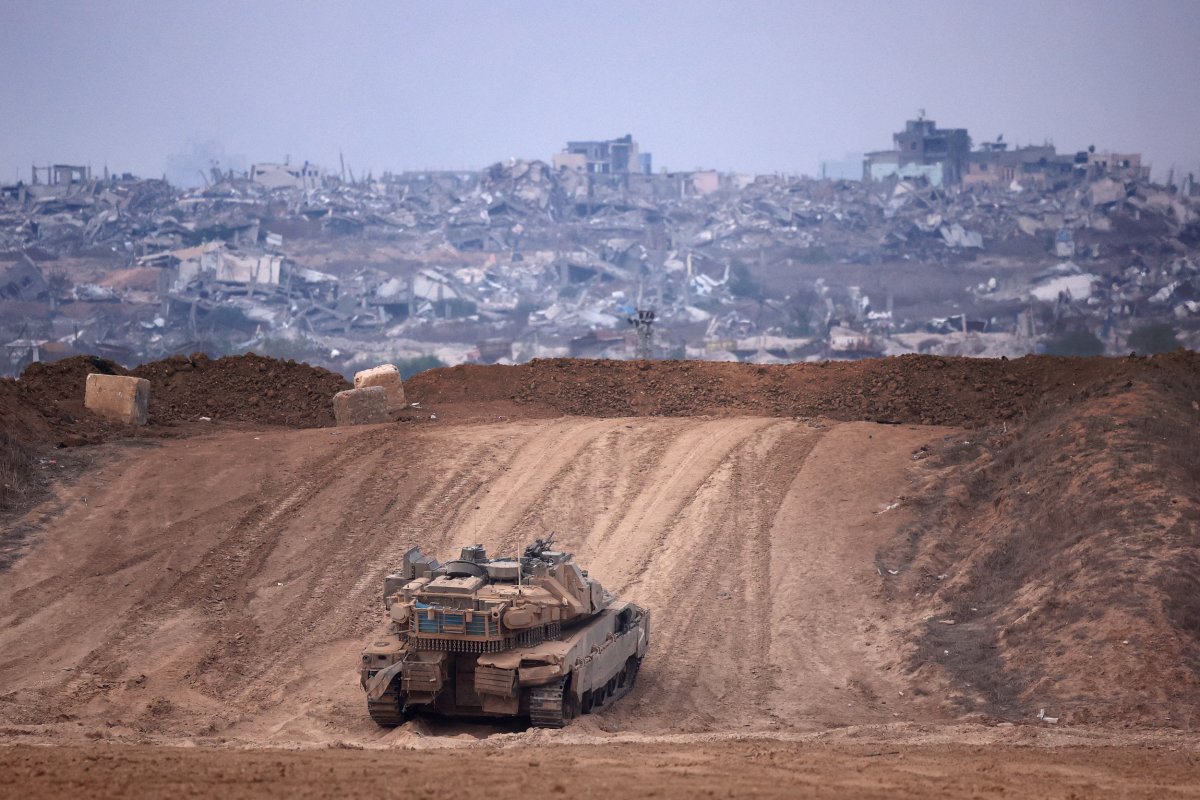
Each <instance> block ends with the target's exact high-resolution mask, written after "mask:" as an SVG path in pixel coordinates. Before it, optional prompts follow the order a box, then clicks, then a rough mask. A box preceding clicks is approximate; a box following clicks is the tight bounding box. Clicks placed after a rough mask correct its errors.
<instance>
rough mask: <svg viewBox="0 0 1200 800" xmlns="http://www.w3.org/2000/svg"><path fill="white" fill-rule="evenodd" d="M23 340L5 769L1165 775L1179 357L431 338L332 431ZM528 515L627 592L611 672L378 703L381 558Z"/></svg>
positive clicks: (264, 384) (1103, 784)
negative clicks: (123, 386)
mask: <svg viewBox="0 0 1200 800" xmlns="http://www.w3.org/2000/svg"><path fill="white" fill-rule="evenodd" d="M31 369H32V370H33V371H32V372H29V371H27V373H26V375H25V376H23V377H22V379H20V380H18V381H4V382H0V415H2V417H0V418H2V419H3V422H4V430H5V438H6V441H7V442H8V451H7V452H9V453H10V454H12V455H11V456H10V457H9V459H8V461H6V462H5V463H6V464H10V465H11V466H9V467H6V469H9V470H10V471H11V473H12V474H13V475H16V474H17V473H18V471H19V470H24V473H23V474H24V475H25V478H24V483H23V484H22V487H23V488H22V489H21V491H14V490H13V489H12V488H11V487H12V486H13V485H15V484H9V479H8V478H6V484H9V492H8V494H7V495H6V498H7V500H6V502H7V503H8V506H9V507H8V510H7V511H5V512H4V513H5V516H4V518H3V530H4V531H5V532H4V533H3V534H0V743H2V744H5V745H10V746H9V747H3V748H0V762H2V763H4V765H5V769H3V770H0V774H3V775H4V776H5V777H3V778H0V787H4V788H5V789H6V790H12V791H19V792H20V793H21V794H30V795H32V796H38V794H39V793H40V794H43V795H53V794H63V793H69V792H71V791H81V790H86V791H89V792H91V793H95V794H100V795H105V794H106V793H107V794H117V793H122V794H125V795H126V796H128V794H131V793H132V794H139V793H140V794H161V793H165V792H167V791H171V792H172V793H180V791H179V789H180V787H181V786H186V787H189V788H190V789H191V790H193V791H200V792H207V793H213V792H217V791H220V792H221V793H223V794H231V795H234V796H238V792H239V791H244V792H245V793H247V794H248V793H251V792H252V791H254V788H253V787H257V789H258V790H259V791H262V790H265V789H266V788H267V786H274V787H276V788H277V789H278V788H283V789H286V790H288V791H293V792H295V793H297V794H300V795H302V796H325V795H331V794H335V793H339V787H341V792H340V793H343V794H344V793H346V792H345V789H346V788H347V787H350V788H351V789H353V788H363V789H364V790H367V791H376V790H383V789H385V788H386V787H387V786H388V785H390V784H389V783H388V782H387V781H386V780H385V778H383V777H381V776H386V775H393V776H394V778H393V780H394V781H396V782H397V783H404V784H405V785H407V786H409V787H410V788H412V790H413V792H414V794H417V795H420V794H421V793H422V792H425V793H429V792H432V791H433V790H434V789H435V788H436V787H437V786H438V783H437V782H436V776H437V775H439V774H442V775H444V774H445V771H446V770H449V769H455V770H459V771H467V770H469V769H475V768H477V769H478V770H480V771H481V772H487V773H488V774H489V775H495V776H497V777H496V780H498V781H499V783H498V784H497V785H498V786H502V785H508V784H505V783H504V782H505V781H509V782H510V783H511V786H512V788H514V789H515V788H516V787H517V786H518V785H525V786H527V787H529V788H531V789H533V790H534V791H536V792H537V793H554V792H557V791H560V790H561V791H574V788H576V787H591V788H590V791H597V792H598V791H601V790H606V791H618V792H620V793H621V794H631V795H639V794H640V795H645V796H648V795H651V794H656V795H658V796H683V795H687V796H696V795H703V794H704V793H705V792H706V791H711V792H713V793H715V794H717V795H726V794H730V793H734V794H738V793H750V792H757V793H760V794H764V795H768V796H769V795H772V794H774V795H780V796H782V795H786V794H789V793H795V792H804V791H808V792H810V793H811V792H814V791H820V790H827V791H828V792H829V793H831V794H843V795H854V796H876V795H878V796H883V795H885V794H886V795H887V796H890V797H905V796H910V795H912V796H916V795H918V794H928V792H929V791H930V790H931V789H932V790H935V791H940V792H943V793H945V792H949V793H953V794H966V793H968V792H970V793H975V794H979V795H983V796H992V795H996V794H1000V793H1003V792H1004V791H1005V790H1006V789H1007V790H1008V791H1009V792H1012V791H1018V792H1020V793H1021V794H1022V795H1027V796H1070V794H1071V793H1072V792H1073V793H1075V794H1076V795H1089V794H1112V793H1124V794H1126V795H1129V796H1164V795H1167V794H1172V793H1175V794H1179V795H1181V796H1184V795H1194V794H1196V793H1197V791H1198V790H1197V789H1196V788H1195V787H1196V785H1197V781H1196V780H1195V778H1196V770H1195V767H1194V763H1193V762H1194V761H1195V759H1196V758H1197V756H1198V755H1200V738H1197V737H1196V736H1195V734H1194V733H1193V730H1194V728H1195V726H1197V725H1200V719H1195V718H1193V714H1194V710H1195V709H1196V708H1197V705H1198V703H1200V591H1198V590H1200V579H1198V578H1197V575H1200V571H1198V567H1200V564H1198V563H1197V553H1198V552H1200V550H1198V545H1200V541H1197V537H1198V536H1200V493H1198V492H1197V486H1198V485H1200V455H1197V454H1200V434H1198V431H1200V424H1198V423H1200V404H1198V402H1197V398H1200V356H1197V355H1196V354H1194V353H1190V352H1185V351H1179V352H1176V353H1173V354H1169V355H1163V356H1155V357H1152V358H1139V357H1129V358H1122V359H1061V358H1049V357H1027V358H1022V359H1015V360H1012V361H1004V360H997V361H987V360H969V359H956V358H941V357H925V356H916V357H902V358H896V359H883V360H871V361H861V362H854V363H828V364H796V365H786V366H751V365H732V364H708V363H705V364H701V363H692V362H598V361H571V360H552V361H535V362H533V363H531V364H527V365H522V366H518V367H456V368H452V369H444V370H434V371H431V372H428V373H424V374H422V375H420V376H418V377H416V378H414V379H412V380H410V381H408V382H407V384H406V392H407V394H408V396H409V399H410V401H412V402H414V403H415V405H416V407H415V408H412V409H409V410H408V411H406V412H405V413H404V414H403V415H401V416H400V417H399V418H397V419H396V420H395V421H394V422H391V423H387V424H383V425H374V426H365V427H358V428H336V427H332V421H333V420H332V415H331V413H330V411H329V408H330V406H329V397H331V396H332V394H333V393H334V392H336V391H338V390H340V389H342V388H345V385H344V383H341V379H340V377H338V376H334V375H332V374H330V373H326V372H324V371H323V370H314V369H311V368H309V367H307V366H305V365H302V364H295V363H289V362H277V361H273V360H270V359H262V358H259V357H256V356H245V357H234V358H225V359H219V360H217V361H209V360H206V359H202V358H195V359H172V360H171V361H170V362H159V363H157V364H151V365H145V366H143V367H139V368H138V369H136V370H133V371H132V374H135V375H139V376H140V377H147V378H148V379H150V380H151V383H152V395H151V404H150V425H149V426H147V427H146V428H143V429H137V430H134V429H130V428H122V427H121V426H117V425H114V424H112V423H105V422H102V421H100V420H97V419H95V418H92V417H91V415H90V414H88V412H86V411H85V410H84V409H83V408H82V403H81V398H82V386H83V377H84V376H86V374H87V373H88V372H89V371H106V370H109V371H118V370H120V368H119V367H115V365H111V364H108V363H107V362H103V361H100V360H97V359H72V360H70V361H68V362H61V363H60V364H59V365H51V366H50V367H39V368H36V369H34V368H31ZM201 417H204V418H205V419H203V420H201ZM75 445H87V446H83V447H77V446H75ZM68 462H69V467H68V466H64V464H67V463H68ZM56 470H58V471H57V472H56ZM14 480H15V479H14ZM551 531H553V532H555V533H556V534H557V540H558V541H559V542H561V543H562V545H563V547H564V548H565V549H568V550H571V551H573V552H575V553H576V556H577V559H578V561H579V562H580V564H581V565H582V566H584V567H585V568H587V569H588V570H589V571H590V572H591V574H593V575H595V576H596V577H597V578H598V579H600V580H601V581H602V582H603V583H604V584H605V586H606V587H607V588H609V589H610V590H611V591H613V592H614V594H617V595H619V596H622V597H627V598H628V599H631V600H633V601H635V602H637V603H639V604H642V605H645V606H647V607H649V608H651V609H652V611H653V613H654V628H653V632H652V644H651V648H650V651H649V654H648V656H647V658H646V661H645V663H644V665H643V669H642V672H641V676H640V678H639V682H638V685H637V686H636V688H635V689H634V691H633V692H632V693H631V694H630V695H629V696H627V697H626V698H624V699H623V700H621V702H620V703H618V704H617V705H615V706H613V707H612V708H611V709H607V710H605V711H604V713H601V714H596V715H591V716H588V717H584V718H582V719H581V720H579V721H577V722H576V723H574V724H572V725H571V726H569V727H568V728H566V729H564V730H562V731H542V730H538V731H535V730H529V731H526V730H524V729H523V726H521V725H515V726H514V725H511V724H509V725H506V726H495V725H486V724H482V723H480V724H462V723H458V724H450V723H445V722H439V721H436V720H431V719H424V718H418V719H415V720H413V721H411V722H408V723H406V724H405V725H403V726H401V727H399V728H396V729H393V730H384V729H380V728H377V727H376V726H374V725H373V724H372V723H371V722H370V720H369V719H368V717H367V716H366V713H365V708H364V700H363V695H362V692H361V690H360V689H359V687H358V684H357V675H356V666H357V657H358V653H359V650H360V649H361V646H362V645H363V643H364V642H365V641H366V640H368V639H369V637H370V635H371V632H372V631H373V630H374V629H375V627H376V626H377V625H378V623H379V620H380V617H381V602H380V597H379V585H380V578H381V577H382V575H383V574H384V573H385V572H386V571H387V570H388V569H390V568H392V567H394V566H395V565H396V564H397V563H398V561H399V559H400V557H401V555H402V554H403V553H404V551H405V550H407V549H408V548H409V547H411V546H413V545H419V546H420V547H421V548H422V550H423V551H424V552H429V553H435V554H447V553H449V552H452V551H453V550H454V549H455V548H457V546H459V545H461V544H464V543H471V542H480V543H482V544H484V545H486V546H487V547H488V549H489V551H490V552H493V553H496V554H504V553H509V552H516V551H517V550H518V549H519V548H521V547H522V546H523V545H524V544H526V543H528V542H529V541H530V540H531V539H532V538H534V537H536V536H542V535H545V534H546V533H549V532H551ZM43 745H55V747H52V748H46V747H42V746H43ZM178 746H188V747H192V748H194V747H195V746H200V747H201V748H202V749H200V750H195V749H190V750H186V751H185V750H181V749H179V747H178ZM203 748H222V750H221V753H220V754H211V751H210V750H207V749H203ZM278 748H284V749H298V748H302V749H306V750H310V751H311V750H313V749H315V748H320V749H322V750H329V751H330V752H321V753H319V754H312V756H311V757H309V756H305V757H304V758H302V759H297V758H294V757H293V754H288V753H280V752H277V749H278ZM397 748H403V749H405V750H406V752H407V753H408V755H406V757H405V758H404V759H402V760H395V759H394V758H393V757H392V756H391V755H385V754H374V755H373V754H369V753H360V752H352V751H358V750H386V749H397ZM446 748H451V751H450V752H449V753H447V752H446ZM418 751H419V752H418ZM376 756H378V758H376ZM451 763H452V764H453V766H452V767H451V766H450V764H451ZM1101 763H1102V764H1103V766H1099V764H1101ZM560 768H561V769H560ZM562 770H565V771H562ZM181 776H186V779H184V778H181ZM521 780H524V781H526V783H524V784H519V781H521ZM4 781H7V784H6V783H4ZM251 782H254V783H253V784H251ZM472 785H474V784H472V783H471V782H470V781H466V782H464V783H462V786H461V787H460V788H461V791H460V792H459V793H460V794H461V795H462V796H473V795H471V794H470V792H471V791H473V789H471V786H472ZM114 786H119V787H121V789H122V791H120V792H118V791H115V790H114V789H113V787H114ZM248 786H249V787H251V788H247V787H248ZM238 787H241V788H238ZM289 787H290V788H289ZM182 793H185V794H186V793H187V792H186V791H184V792H182Z"/></svg>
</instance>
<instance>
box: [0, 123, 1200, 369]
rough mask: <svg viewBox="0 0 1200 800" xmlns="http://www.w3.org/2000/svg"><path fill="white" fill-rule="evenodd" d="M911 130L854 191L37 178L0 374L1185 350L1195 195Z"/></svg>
mask: <svg viewBox="0 0 1200 800" xmlns="http://www.w3.org/2000/svg"><path fill="white" fill-rule="evenodd" d="M918 122H920V123H921V124H920V125H917V126H914V127H912V129H911V130H910V129H907V128H906V131H905V132H904V133H903V134H897V137H896V141H897V142H898V143H901V144H905V145H906V146H909V150H908V151H907V152H910V153H915V154H917V156H919V158H918V157H917V156H914V157H913V160H908V159H907V158H906V159H903V163H900V161H902V159H900V158H899V157H898V156H897V158H896V159H895V161H896V162H897V163H896V166H897V169H895V170H893V171H891V172H887V171H886V170H883V169H880V170H876V171H875V172H873V173H871V175H870V176H869V177H870V180H866V181H862V182H859V181H845V180H837V181H834V180H814V179H809V178H804V177H796V176H786V175H758V176H751V175H739V174H723V173H717V172H715V171H711V170H700V171H693V172H670V171H660V172H658V173H653V172H650V171H649V169H648V167H649V163H650V162H649V159H648V157H647V158H646V159H645V160H644V161H643V160H642V159H641V156H648V154H644V153H641V152H640V150H639V149H638V148H637V146H636V143H635V142H634V141H633V139H632V137H630V136H626V137H622V138H621V139H617V140H608V141H607V142H603V141H602V142H600V144H606V145H607V146H608V149H607V150H605V149H604V148H603V147H600V148H594V147H592V145H595V144H597V143H596V142H583V143H579V142H572V143H569V144H568V146H567V148H566V151H565V152H564V153H560V154H558V155H557V156H555V157H553V158H552V161H553V162H554V163H552V164H548V163H545V162H542V161H537V160H533V161H526V160H510V161H508V162H503V163H497V164H494V165H492V166H491V167H488V168H487V169H484V170H480V171H471V170H464V171H426V172H407V173H393V174H388V173H385V174H383V175H382V176H380V177H378V178H374V177H366V178H362V179H359V180H350V179H348V178H344V177H342V176H341V175H338V174H332V173H329V172H326V171H324V170H321V169H319V168H316V167H313V166H312V165H311V164H308V163H307V162H305V163H303V164H301V165H299V166H289V165H286V164H285V165H273V166H272V165H261V164H257V165H255V166H254V167H253V168H252V169H251V171H250V173H248V174H244V175H239V174H235V173H231V172H221V171H220V170H215V169H214V170H213V171H212V173H211V175H209V176H206V185H205V186H204V187H202V188H196V189H188V190H177V189H175V188H173V187H171V186H169V185H168V184H166V183H165V182H164V181H161V180H154V179H149V180H144V179H138V178H134V177H132V176H129V175H120V176H117V175H109V174H107V173H106V174H105V175H104V176H102V177H96V176H92V175H91V174H90V171H88V170H87V169H86V168H83V171H82V172H80V171H79V170H78V169H77V168H72V169H71V170H70V171H64V172H61V173H58V175H57V177H54V175H53V174H50V175H49V177H42V176H46V175H47V173H42V176H39V175H38V172H37V171H36V170H35V172H34V175H33V177H38V178H39V180H38V181H37V182H33V181H31V182H30V183H28V184H26V183H20V182H19V183H17V184H13V185H6V186H0V337H3V341H4V342H5V343H6V345H7V348H6V351H5V352H6V354H7V356H8V363H7V364H3V365H0V366H3V367H4V368H5V369H6V370H8V371H12V370H17V369H19V368H20V367H21V366H22V365H23V362H25V361H27V360H28V359H30V358H32V357H34V356H35V355H37V357H42V358H46V357H51V354H53V353H56V352H61V353H64V354H70V353H72V352H79V351H88V352H98V353H101V354H104V355H106V356H107V357H110V358H113V359H114V360H117V361H124V362H130V361H137V360H149V359H154V358H160V357H163V356H167V355H171V354H174V353H187V352H192V351H193V350H204V351H208V352H211V353H212V354H220V353H221V352H233V351H244V350H247V349H256V350H259V351H260V352H266V353H269V354H272V355H280V356H283V357H298V358H304V359H306V360H309V361H312V362H315V363H320V364H322V365H325V366H329V367H331V368H334V369H338V370H341V371H343V372H349V371H353V370H354V369H355V368H357V367H358V366H361V365H362V364H366V363H368V362H375V363H377V362H378V360H379V359H381V358H383V359H394V360H404V359H410V358H411V359H416V358H421V357H425V358H428V359H432V358H436V359H437V360H438V361H440V362H442V363H459V362H462V361H471V360H477V361H489V360H492V361H496V360H498V361H502V362H503V361H519V360H525V359H529V358H534V357H540V356H555V355H567V354H570V353H574V354H578V355H595V356H604V357H615V358H631V357H634V355H636V353H637V347H638V340H637V337H636V336H634V335H633V333H634V330H633V327H632V326H631V323H630V320H631V319H636V318H637V313H636V312H637V311H638V310H639V309H641V310H646V309H653V310H654V311H655V312H656V316H655V323H654V325H655V335H654V337H653V342H654V345H653V352H652V354H653V355H654V356H656V357H664V356H671V357H683V356H686V357H690V358H711V359H739V360H751V361H759V362H769V361H773V360H796V359H818V358H859V357H865V356H870V355H878V354H882V353H903V352H913V351H921V352H945V353H961V354H968V355H1020V354H1022V353H1026V352H1035V351H1039V350H1042V349H1046V348H1047V347H1049V346H1051V345H1052V344H1053V342H1054V341H1056V340H1057V339H1058V338H1061V337H1062V336H1063V335H1064V334H1065V333H1068V332H1071V331H1075V330H1082V331H1086V332H1087V333H1088V334H1089V335H1090V336H1094V337H1095V338H1096V339H1098V340H1099V341H1101V343H1102V345H1103V347H1105V348H1107V349H1108V351H1109V352H1120V351H1121V350H1122V349H1123V348H1124V347H1125V340H1126V338H1127V337H1128V336H1129V335H1130V333H1131V332H1132V331H1133V330H1134V329H1135V328H1137V327H1139V326H1144V325H1147V324H1160V325H1169V326H1171V327H1172V328H1173V329H1174V330H1175V331H1176V332H1177V334H1178V336H1179V337H1180V341H1182V342H1184V343H1194V342H1195V336H1196V331H1197V327H1198V322H1200V314H1198V311H1200V309H1198V308H1197V305H1196V303H1197V301H1198V300H1200V291H1198V290H1200V283H1198V282H1197V281H1198V277H1197V264H1200V259H1198V257H1197V255H1196V248H1197V247H1198V246H1200V226H1198V224H1197V214H1196V204H1197V199H1196V194H1197V191H1196V187H1195V184H1194V182H1193V181H1192V180H1191V178H1190V176H1189V177H1188V178H1187V179H1185V180H1184V181H1183V182H1182V183H1181V184H1179V185H1166V186H1160V185H1155V184H1153V183H1151V182H1150V181H1149V180H1148V173H1147V171H1146V168H1145V167H1144V166H1143V165H1142V164H1141V162H1140V159H1139V158H1137V157H1136V156H1132V155H1127V156H1121V157H1119V158H1113V157H1105V156H1103V154H1096V153H1087V154H1086V155H1087V158H1085V159H1083V161H1082V162H1077V161H1076V156H1072V157H1071V164H1070V167H1069V169H1066V170H1063V171H1061V172H1055V171H1054V170H1057V169H1058V166H1055V165H1058V164H1059V163H1060V160H1059V159H1058V157H1057V156H1056V155H1054V154H1053V153H1049V152H1045V151H1042V152H1041V155H1038V156H1037V158H1036V159H1033V156H1034V155H1036V153H1035V152H1030V151H1029V150H1028V149H1026V148H1018V149H1015V150H1009V149H1007V148H1006V147H1001V146H999V145H1000V143H999V142H997V143H990V145H989V146H987V147H984V148H981V149H980V150H970V149H969V137H966V141H967V143H968V146H967V149H966V150H965V151H964V149H963V147H962V145H963V139H964V136H965V131H960V130H957V129H951V130H949V131H947V130H945V129H940V128H938V127H937V126H936V125H934V124H933V122H932V121H928V120H918ZM913 143H916V144H917V145H918V146H917V148H916V149H913V148H911V145H912V144H913ZM614 145H615V146H616V149H614ZM573 147H574V149H575V150H576V151H579V152H572V148H573ZM1052 156H1053V157H1052ZM1093 156H1095V158H1092V157H1093ZM566 157H570V158H566ZM939 158H943V159H944V160H943V161H941V162H938V159H939ZM581 159H582V161H581ZM589 159H591V160H589ZM1031 159H1032V160H1031ZM1043 160H1044V163H1043ZM950 162H953V163H952V164H951V163H950ZM581 163H582V168H579V165H580V164H581ZM879 163H881V164H882V163H884V162H882V161H881V162H879ZM938 163H940V164H941V166H940V168H938V169H934V167H935V166H936V165H937V164H938ZM889 164H890V162H889ZM985 165H986V166H985ZM268 167H270V168H269V169H268ZM643 167H645V169H643ZM37 169H39V170H40V169H42V168H37ZM985 174H986V175H988V176H989V178H990V177H991V176H997V178H998V179H996V180H991V179H989V180H983V179H980V178H979V177H978V176H981V175H985ZM939 175H940V179H939ZM1039 176H1040V177H1039ZM948 178H953V179H954V180H947V179H948Z"/></svg>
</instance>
